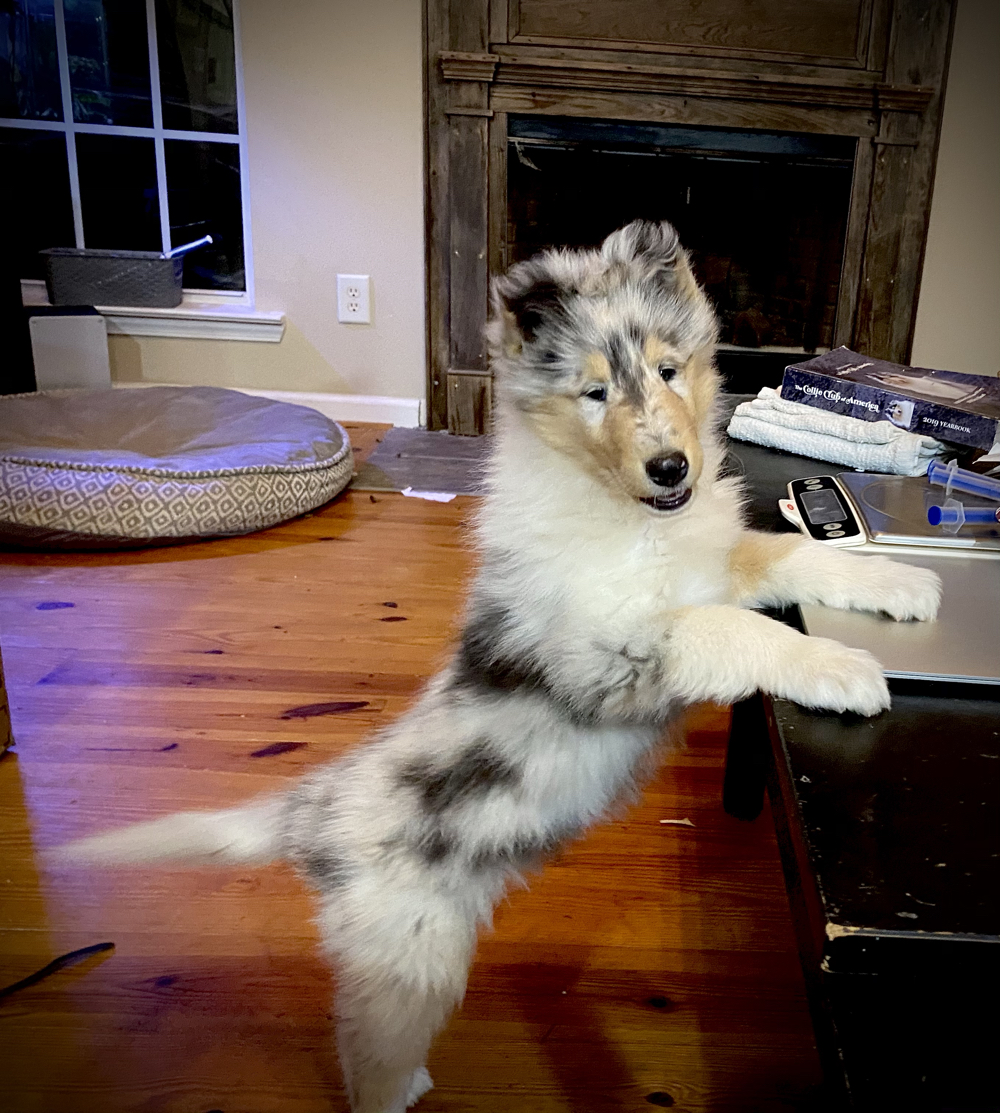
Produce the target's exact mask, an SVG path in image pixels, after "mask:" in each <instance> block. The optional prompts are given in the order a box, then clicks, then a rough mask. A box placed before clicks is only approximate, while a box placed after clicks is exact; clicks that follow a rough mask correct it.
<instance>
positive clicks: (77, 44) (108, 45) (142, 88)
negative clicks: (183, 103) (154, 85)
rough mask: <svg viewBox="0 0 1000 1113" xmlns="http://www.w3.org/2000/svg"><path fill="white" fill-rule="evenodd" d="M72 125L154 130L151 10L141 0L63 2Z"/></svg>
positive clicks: (80, 0) (78, 0) (66, 0)
mask: <svg viewBox="0 0 1000 1113" xmlns="http://www.w3.org/2000/svg"><path fill="white" fill-rule="evenodd" d="M64 11H65V13H66V45H67V48H68V50H69V74H70V84H71V86H72V90H73V119H74V120H76V121H77V123H80V124H123V125H126V126H131V127H147V128H149V127H152V126H153V108H152V104H151V101H150V92H149V42H148V39H147V36H146V9H145V7H144V6H143V5H142V4H141V3H137V2H136V0H64Z"/></svg>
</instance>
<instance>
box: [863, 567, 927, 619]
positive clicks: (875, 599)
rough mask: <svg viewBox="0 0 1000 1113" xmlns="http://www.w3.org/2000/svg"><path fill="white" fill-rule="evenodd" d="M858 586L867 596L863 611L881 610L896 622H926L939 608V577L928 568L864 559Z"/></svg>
mask: <svg viewBox="0 0 1000 1113" xmlns="http://www.w3.org/2000/svg"><path fill="white" fill-rule="evenodd" d="M865 563H866V565H867V566H868V567H866V568H865V571H864V575H863V577H862V578H861V580H860V583H859V586H860V587H862V588H863V589H864V591H865V594H866V595H867V596H868V606H867V607H866V608H865V609H866V610H867V609H870V610H873V611H881V612H883V613H884V614H887V615H888V616H889V617H890V618H894V619H895V620H896V621H897V622H906V621H908V620H910V619H917V620H919V621H921V622H928V621H930V619H932V618H934V617H935V616H936V615H937V613H938V607H939V606H940V605H941V577H940V576H939V575H938V574H937V572H932V571H931V570H930V569H929V568H918V567H916V566H915V565H912V564H900V563H898V562H896V561H894V560H886V559H885V558H884V557H866V558H865Z"/></svg>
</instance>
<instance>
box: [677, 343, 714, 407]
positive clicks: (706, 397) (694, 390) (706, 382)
mask: <svg viewBox="0 0 1000 1113" xmlns="http://www.w3.org/2000/svg"><path fill="white" fill-rule="evenodd" d="M713 351H714V349H713V348H712V347H707V348H703V349H702V350H701V351H698V352H695V354H694V355H693V356H692V357H691V359H689V360H688V365H687V368H686V369H685V373H686V375H687V377H688V382H689V383H690V384H691V404H692V408H693V410H694V413H695V418H696V420H697V422H698V424H699V425H701V424H702V422H704V420H705V419H706V418H707V417H708V415H709V414H710V413H711V410H712V403H713V402H714V401H715V396H716V395H717V394H718V393H719V373H718V371H716V370H715V364H714V363H713V361H712V355H713Z"/></svg>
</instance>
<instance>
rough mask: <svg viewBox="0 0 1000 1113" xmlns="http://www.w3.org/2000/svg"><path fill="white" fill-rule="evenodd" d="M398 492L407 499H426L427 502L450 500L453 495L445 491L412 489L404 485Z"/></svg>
mask: <svg viewBox="0 0 1000 1113" xmlns="http://www.w3.org/2000/svg"><path fill="white" fill-rule="evenodd" d="M399 493H400V494H401V495H405V496H406V497H407V498H408V499H426V500H427V501H428V502H451V500H452V499H453V498H454V497H455V496H454V495H453V494H449V493H448V492H447V491H414V489H413V488H412V487H404V488H403V489H402V491H400V492H399Z"/></svg>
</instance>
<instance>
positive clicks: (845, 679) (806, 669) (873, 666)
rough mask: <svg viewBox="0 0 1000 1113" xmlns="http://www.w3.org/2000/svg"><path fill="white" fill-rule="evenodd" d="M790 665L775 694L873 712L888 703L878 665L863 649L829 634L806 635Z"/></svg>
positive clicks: (827, 706)
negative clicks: (784, 686)
mask: <svg viewBox="0 0 1000 1113" xmlns="http://www.w3.org/2000/svg"><path fill="white" fill-rule="evenodd" d="M792 667H793V668H794V677H790V679H789V683H788V685H787V689H786V691H784V692H780V693H778V694H779V695H783V696H785V697H786V698H787V699H792V700H794V701H795V702H796V703H800V704H802V706H803V707H815V708H819V709H821V710H824V711H838V712H839V711H853V712H855V714H858V715H877V714H878V713H879V712H880V711H885V710H886V708H887V707H888V706H889V703H890V700H889V686H888V684H887V683H886V680H885V676H884V674H883V673H882V666H881V665H880V664H879V663H878V661H876V660H875V658H874V657H873V656H872V655H871V654H870V653H866V652H865V651H864V650H863V649H849V648H848V647H847V646H846V645H841V644H840V642H835V641H831V640H830V639H829V638H807V639H806V648H805V650H804V652H802V653H801V654H800V655H799V656H798V657H797V659H796V661H795V664H794V665H793V666H792Z"/></svg>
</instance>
